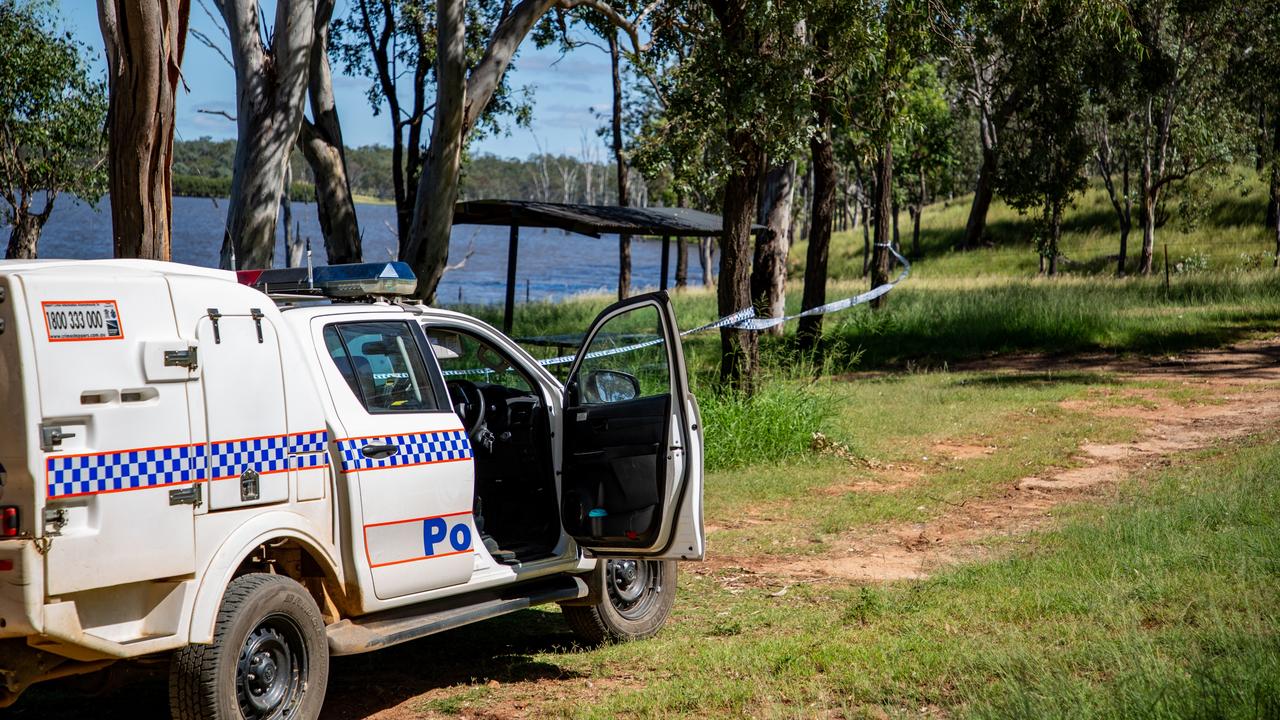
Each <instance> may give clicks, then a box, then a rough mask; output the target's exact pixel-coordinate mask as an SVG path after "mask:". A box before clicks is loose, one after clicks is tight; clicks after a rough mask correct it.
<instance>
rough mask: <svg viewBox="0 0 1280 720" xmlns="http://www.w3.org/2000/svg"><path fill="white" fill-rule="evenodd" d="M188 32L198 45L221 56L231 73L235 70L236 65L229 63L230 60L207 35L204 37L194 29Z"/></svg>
mask: <svg viewBox="0 0 1280 720" xmlns="http://www.w3.org/2000/svg"><path fill="white" fill-rule="evenodd" d="M188 32H190V33H191V36H192V37H194V38H195V39H196V40H198V41H200V44H202V45H204V46H205V47H207V48H209V49H210V50H212V51H214V52H216V53H218V54H219V55H221V56H222V59H223V60H224V61H225V62H226V63H227V66H228V67H230V68H231V69H232V70H233V71H234V70H235V69H236V64H235V63H233V62H231V58H230V57H228V56H227V53H226V52H225V51H224V50H223V49H222V48H221V47H219V46H218V45H217V44H215V43H214V42H213V40H212V39H211V38H210V37H209V36H208V35H205V34H204V33H203V32H201V31H199V30H197V29H195V28H191V29H190V30H189V31H188Z"/></svg>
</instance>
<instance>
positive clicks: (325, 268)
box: [236, 262, 418, 298]
mask: <svg viewBox="0 0 1280 720" xmlns="http://www.w3.org/2000/svg"><path fill="white" fill-rule="evenodd" d="M236 277H237V278H238V279H239V280H240V284H242V285H249V286H251V287H253V288H256V289H258V290H261V291H262V292H265V293H267V294H269V295H270V294H273V293H279V294H290V295H319V296H322V297H332V298H342V297H368V296H372V295H410V294H412V293H413V291H414V288H416V287H417V286H418V279H417V278H416V277H414V275H413V271H412V270H410V269H409V265H408V264H407V263H402V262H386V263H358V264H353V265H320V266H318V267H316V268H314V270H312V269H309V268H305V267H302V268H278V269H273V270H240V271H239V272H237V273H236Z"/></svg>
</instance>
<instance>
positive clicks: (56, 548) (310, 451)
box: [0, 260, 704, 720]
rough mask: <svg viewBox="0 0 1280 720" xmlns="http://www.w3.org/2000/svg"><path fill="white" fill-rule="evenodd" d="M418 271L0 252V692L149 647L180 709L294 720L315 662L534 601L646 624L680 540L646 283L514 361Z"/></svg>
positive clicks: (698, 489)
mask: <svg viewBox="0 0 1280 720" xmlns="http://www.w3.org/2000/svg"><path fill="white" fill-rule="evenodd" d="M415 283H416V281H415V280H414V278H413V276H412V274H411V273H410V271H409V269H408V267H407V266H405V265H403V264H401V263H374V264H365V265H350V266H334V267H320V268H315V270H314V272H310V271H308V270H268V271H261V272H242V273H240V274H239V276H237V274H235V273H231V272H226V271H220V270H210V269H204V268H197V267H190V266H185V265H178V264H171V263H161V262H152V261H140V260H101V261H4V262H0V706H4V705H8V704H11V703H12V702H14V701H15V700H16V699H17V698H18V696H19V694H20V693H22V691H23V690H24V689H26V688H27V687H28V686H30V685H31V684H32V683H36V682H39V681H42V680H48V679H52V678H59V677H65V676H68V675H75V674H81V673H89V672H96V671H99V670H102V669H104V668H107V667H108V666H110V665H112V664H113V663H117V662H119V661H122V660H133V659H148V660H151V659H156V658H163V657H166V656H168V657H169V658H170V661H169V667H170V671H169V677H170V704H171V709H172V712H173V714H174V716H175V717H179V718H237V719H239V718H244V719H246V720H254V719H257V718H314V717H316V716H317V714H318V713H319V711H320V707H321V704H322V703H323V701H324V694H325V687H326V683H327V676H328V672H329V657H330V656H332V655H346V654H351V653H361V652H366V651H369V650H375V649H377V648H381V647H386V646H389V645H394V644H397V643H401V642H405V641H409V640H413V639H416V638H420V637H423V636H425V635H429V634H432V633H437V632H441V631H444V630H448V629H450V628H454V627H457V626H459V625H463V624H466V623H471V622H475V621H477V620H483V619H486V618H490V617H494V616H497V615H501V614H504V613H510V612H513V611H516V610H520V609H522V608H527V607H529V606H531V605H537V604H543V603H552V602H556V603H560V604H561V605H562V606H563V609H564V616H565V618H566V620H567V621H568V623H569V625H570V626H571V627H572V629H573V630H574V631H575V632H576V633H577V634H578V635H579V636H580V638H581V639H582V640H583V641H584V642H587V643H599V642H605V641H610V640H630V639H637V638H644V637H648V636H650V635H653V634H654V633H655V632H657V631H658V629H659V628H660V627H661V626H662V625H663V623H664V622H665V620H666V619H667V617H668V615H669V613H670V611H671V607H672V602H673V601H674V599H675V590H676V563H675V561H677V560H698V559H701V558H702V556H703V550H704V536H703V528H702V450H703V445H702V428H701V425H700V420H699V417H698V406H697V403H696V402H695V401H694V398H693V395H692V394H691V393H690V392H689V387H688V380H687V377H686V370H685V363H684V357H683V353H682V350H681V346H680V340H679V334H678V332H677V327H676V322H675V317H674V316H673V314H672V309H671V306H670V303H669V302H668V300H667V297H666V295H665V294H662V293H655V294H649V295H642V296H639V297H635V298H633V299H630V300H627V301H624V302H620V303H618V304H616V305H613V306H612V307H610V308H608V309H606V310H605V311H604V312H603V313H602V314H601V315H600V316H599V317H598V318H597V319H596V320H595V322H594V323H593V324H592V325H591V327H590V328H589V329H588V330H587V333H586V335H585V340H584V342H583V343H582V346H581V348H579V349H578V351H577V352H576V353H575V354H574V356H573V357H568V356H565V357H559V358H557V357H550V358H543V359H542V360H535V359H534V358H533V357H532V356H531V355H530V354H529V353H528V352H526V351H525V350H523V349H521V347H520V346H519V345H517V344H516V343H515V342H514V341H513V340H512V339H510V338H508V337H506V336H504V335H503V334H502V333H500V332H498V331H497V330H495V329H493V328H492V327H490V326H488V325H486V324H485V323H483V322H481V321H479V320H477V319H475V318H473V317H469V316H467V315H463V314H459V313H456V312H450V311H446V310H439V309H435V308H430V307H424V306H422V305H419V304H412V303H408V302H402V301H400V300H399V298H401V297H402V296H404V295H406V294H407V293H409V292H411V291H412V290H413V288H414V285H415ZM544 354H545V353H544ZM553 371H554V372H553ZM557 373H559V375H560V377H557Z"/></svg>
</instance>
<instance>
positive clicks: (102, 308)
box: [40, 300, 124, 342]
mask: <svg viewBox="0 0 1280 720" xmlns="http://www.w3.org/2000/svg"><path fill="white" fill-rule="evenodd" d="M40 306H41V307H42V308H43V309H44V326H45V330H47V331H48V333H49V341H50V342H67V341H75V340H122V339H124V327H123V326H122V325H121V324H120V309H119V308H118V307H117V306H116V301H115V300H65V301H62V300H57V301H52V302H42V303H40Z"/></svg>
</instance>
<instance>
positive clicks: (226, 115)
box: [196, 108, 236, 122]
mask: <svg viewBox="0 0 1280 720" xmlns="http://www.w3.org/2000/svg"><path fill="white" fill-rule="evenodd" d="M196 112H198V113H204V114H205V115H221V116H222V117H224V118H226V119H228V120H230V121H231V122H235V121H236V116H235V115H232V114H231V113H229V112H227V111H226V110H209V109H208V108H196Z"/></svg>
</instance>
